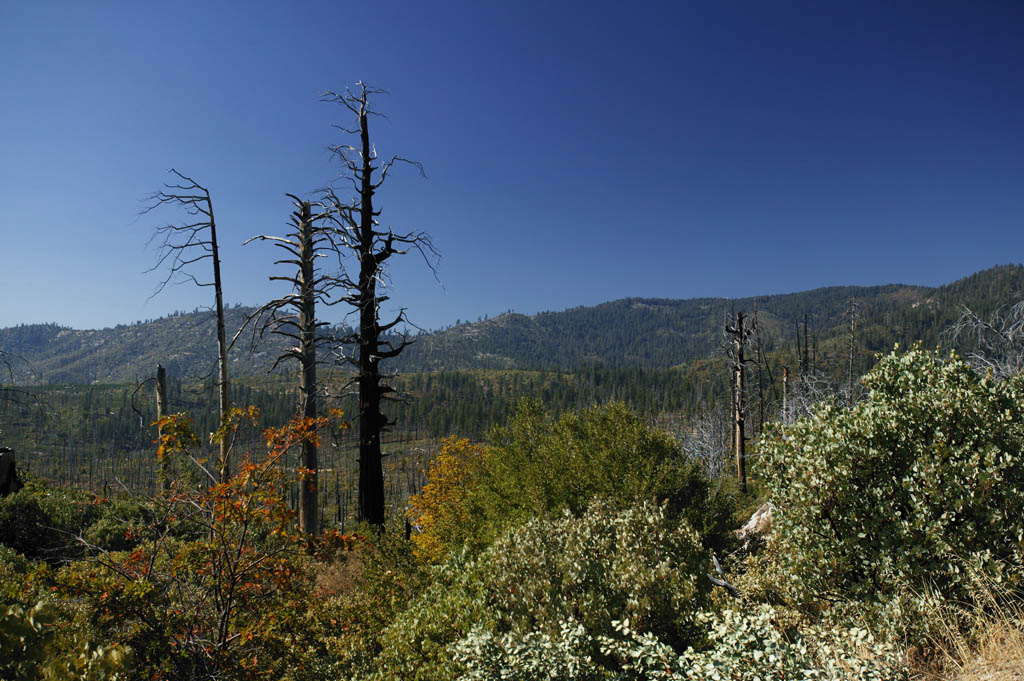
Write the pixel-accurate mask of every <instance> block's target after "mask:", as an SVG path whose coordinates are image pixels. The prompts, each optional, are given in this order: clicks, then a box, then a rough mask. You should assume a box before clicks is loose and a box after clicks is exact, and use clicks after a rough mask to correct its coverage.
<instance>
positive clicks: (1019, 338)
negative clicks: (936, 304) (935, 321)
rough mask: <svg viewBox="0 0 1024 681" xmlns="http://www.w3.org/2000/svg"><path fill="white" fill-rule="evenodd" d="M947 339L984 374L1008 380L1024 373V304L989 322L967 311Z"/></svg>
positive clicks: (995, 315) (1002, 311) (996, 314)
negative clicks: (989, 373)
mask: <svg viewBox="0 0 1024 681" xmlns="http://www.w3.org/2000/svg"><path fill="white" fill-rule="evenodd" d="M944 335H945V336H946V337H947V338H949V340H950V342H951V343H953V345H954V346H956V347H959V348H960V349H961V350H962V351H964V352H965V353H966V355H965V356H966V358H967V361H968V362H969V363H970V364H971V365H972V366H973V367H974V368H975V370H977V371H979V372H981V373H987V372H992V375H993V376H995V377H996V378H1006V377H1008V376H1013V375H1015V374H1019V373H1020V372H1021V371H1022V370H1024V300H1022V301H1020V302H1018V303H1016V304H1014V305H1013V306H1011V307H1009V308H1005V307H1002V308H998V309H996V310H995V311H994V312H993V313H992V314H991V315H989V316H988V317H986V318H982V317H981V316H979V315H978V314H977V313H975V312H974V311H973V310H971V309H970V308H968V307H964V308H963V309H962V310H961V312H960V317H959V318H958V319H957V320H956V322H954V323H953V325H952V326H951V327H950V328H948V329H947V330H946V331H945V333H944Z"/></svg>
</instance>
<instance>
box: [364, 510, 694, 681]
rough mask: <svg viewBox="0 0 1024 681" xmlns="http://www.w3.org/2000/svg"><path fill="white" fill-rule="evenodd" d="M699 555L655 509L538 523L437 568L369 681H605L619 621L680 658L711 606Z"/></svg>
mask: <svg viewBox="0 0 1024 681" xmlns="http://www.w3.org/2000/svg"><path fill="white" fill-rule="evenodd" d="M701 552H702V550H701V547H700V542H699V540H698V537H697V534H696V533H695V532H694V531H693V530H692V529H691V528H690V527H689V526H688V525H687V524H686V523H685V522H682V523H679V524H677V523H675V522H673V521H671V520H670V519H669V518H668V517H667V515H666V513H665V509H664V507H663V506H660V505H656V504H653V503H650V502H643V503H639V504H637V505H635V506H633V507H631V508H627V509H625V510H616V509H615V508H614V506H613V505H612V504H610V503H608V502H597V503H595V504H594V505H592V506H591V508H589V509H588V510H587V511H585V512H584V513H583V514H582V515H581V516H579V517H576V516H574V515H573V514H571V513H569V512H568V511H566V512H564V513H563V514H562V515H560V516H557V517H555V518H537V519H534V520H532V521H530V522H528V523H527V524H525V525H523V526H521V527H519V528H515V529H513V530H510V531H509V532H507V533H505V534H504V535H502V536H501V537H500V538H499V539H498V541H496V542H495V543H494V544H493V545H492V546H491V547H489V548H488V549H486V550H485V551H484V552H483V553H481V554H479V555H478V556H476V557H470V556H469V554H463V555H461V556H453V557H451V558H450V559H449V560H448V562H447V563H445V564H444V565H442V566H441V567H440V568H439V570H438V573H437V575H436V578H435V580H434V582H433V583H432V584H431V586H430V587H429V588H428V589H427V590H426V591H425V592H424V593H422V594H421V595H420V597H419V598H417V599H416V600H415V601H414V602H413V603H412V604H411V605H410V607H409V608H408V609H406V610H405V611H404V612H403V613H401V614H400V615H399V616H398V617H397V619H396V620H395V622H394V623H393V624H392V625H391V626H390V627H388V630H387V631H386V632H385V633H384V635H383V636H382V637H381V644H382V648H383V650H382V652H381V655H380V656H378V657H377V659H376V660H374V661H373V666H374V668H375V675H374V677H375V678H402V679H445V678H452V677H453V676H457V675H458V674H459V673H464V674H468V675H469V676H468V678H491V676H492V675H494V676H493V677H494V678H499V677H500V676H501V675H502V674H505V675H506V677H508V678H532V677H534V676H536V675H537V674H540V673H541V671H542V670H545V669H546V670H548V671H547V674H548V675H547V676H546V677H545V678H556V677H553V676H551V674H552V673H560V674H563V676H561V677H559V678H591V677H592V678H599V677H600V676H601V675H603V674H604V671H605V670H607V669H608V667H607V664H609V663H610V662H611V661H610V660H608V659H607V658H606V657H605V656H603V655H602V654H601V652H600V644H599V641H600V640H601V638H602V637H604V638H607V637H614V636H616V631H615V627H614V625H613V622H614V621H615V620H617V619H620V618H622V617H623V616H628V617H630V618H631V619H632V621H634V622H636V623H637V627H638V629H640V630H642V631H645V632H656V633H657V634H658V635H660V636H661V637H662V638H663V639H664V640H667V641H672V642H673V643H674V644H676V645H679V646H680V649H681V648H682V647H684V646H685V644H687V643H689V642H690V641H691V640H692V639H693V638H695V635H696V629H695V628H694V627H693V615H694V613H695V612H696V611H697V609H698V608H699V607H700V606H701V604H703V603H706V590H707V588H708V586H709V584H708V582H707V580H705V579H703V578H702V577H699V576H698V575H700V574H701V572H700V568H701V567H702V566H703V563H704V559H703V558H702V556H701ZM558 670H561V671H558ZM538 678H539V677H538Z"/></svg>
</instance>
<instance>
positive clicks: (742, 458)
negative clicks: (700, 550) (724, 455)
mask: <svg viewBox="0 0 1024 681" xmlns="http://www.w3.org/2000/svg"><path fill="white" fill-rule="evenodd" d="M744 316H745V315H744V314H743V313H742V312H737V313H736V326H734V327H732V326H727V327H726V329H725V330H726V331H727V332H728V333H729V334H730V335H731V336H732V337H733V349H732V354H733V369H732V370H733V408H732V415H733V438H734V442H733V452H734V453H735V455H736V477H737V478H739V481H740V490H742V491H743V492H744V493H746V491H747V452H746V443H747V438H746V405H745V404H744V399H743V394H744V390H745V386H744V376H743V370H744V366H743V364H744V362H745V361H746V359H745V358H744V356H743V347H744V344H745V342H746V331H745V330H744V328H743V319H744Z"/></svg>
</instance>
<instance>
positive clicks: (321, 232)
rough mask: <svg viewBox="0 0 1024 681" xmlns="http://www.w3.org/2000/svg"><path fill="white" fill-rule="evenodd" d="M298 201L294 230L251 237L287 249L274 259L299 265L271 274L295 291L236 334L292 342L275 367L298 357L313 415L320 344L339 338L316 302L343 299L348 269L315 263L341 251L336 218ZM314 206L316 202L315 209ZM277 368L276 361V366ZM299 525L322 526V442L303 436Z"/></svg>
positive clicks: (303, 407) (303, 399)
mask: <svg viewBox="0 0 1024 681" xmlns="http://www.w3.org/2000/svg"><path fill="white" fill-rule="evenodd" d="M288 197H289V198H291V199H292V201H293V202H294V204H295V208H296V210H295V211H294V212H293V213H292V217H291V226H292V228H293V229H292V231H291V232H290V233H289V234H288V235H287V236H284V237H279V236H262V235H261V236H254V237H252V238H251V239H249V240H247V241H246V242H245V243H246V244H248V243H250V242H252V241H269V242H271V243H273V244H274V245H275V246H277V247H278V248H281V249H283V250H284V251H285V252H286V253H287V254H288V255H287V256H286V257H285V258H283V259H281V260H277V261H275V263H274V264H275V265H294V266H295V273H294V274H291V275H286V276H272V277H270V280H271V281H284V282H287V283H289V284H291V286H292V292H291V293H289V294H287V295H285V296H282V297H280V298H277V299H275V300H272V301H270V302H269V303H266V304H265V305H263V306H261V307H260V308H258V309H257V310H256V311H255V312H253V313H252V314H251V315H249V317H248V319H246V321H245V324H244V325H243V326H242V328H241V329H239V331H238V333H236V334H235V338H234V339H233V340H232V343H234V341H235V340H237V339H238V336H239V335H240V334H241V333H242V331H244V330H245V328H246V327H248V326H250V325H251V327H252V341H251V347H252V348H255V346H256V344H257V342H258V341H259V340H260V339H262V338H263V336H264V335H265V334H266V333H267V332H270V333H274V334H277V335H279V336H283V337H284V338H286V339H288V341H289V342H291V343H293V344H294V345H291V346H290V347H288V348H287V349H286V350H285V351H284V352H283V353H281V354H280V355H279V356H278V357H277V359H276V361H275V362H274V367H277V365H278V364H279V363H281V361H283V360H286V359H295V360H297V361H298V363H299V416H300V417H301V418H303V419H313V418H316V415H317V393H318V391H319V386H318V385H317V378H316V365H317V353H316V351H317V347H318V346H320V345H323V344H327V343H336V342H337V339H335V338H333V337H331V336H329V335H326V334H321V333H318V330H319V329H321V328H323V327H325V326H328V323H327V322H321V321H318V320H317V316H316V305H317V303H320V304H322V305H334V304H336V303H338V302H340V301H341V299H335V298H333V297H332V292H333V291H334V290H335V289H337V288H339V287H341V286H343V282H344V281H346V279H345V277H344V275H343V274H342V275H329V274H323V273H322V272H321V271H320V270H318V269H317V267H316V261H317V260H318V259H319V258H324V257H327V256H328V255H329V254H330V253H334V254H335V255H337V256H339V263H338V264H339V268H340V264H341V263H340V254H341V253H342V245H341V241H340V237H342V236H343V234H341V233H339V232H338V230H336V229H335V228H334V226H333V225H334V224H335V222H336V220H334V219H333V217H332V216H331V215H330V213H329V212H328V210H327V207H326V206H325V205H324V204H322V203H317V204H311V203H310V202H308V201H302V200H301V199H299V198H298V197H296V196H293V195H291V194H288ZM314 206H315V207H316V208H317V211H318V212H316V213H314V212H313V208H314ZM271 370H273V367H272V369H271ZM299 468H300V471H301V472H300V476H299V527H300V528H301V529H302V531H303V532H305V533H307V534H317V533H318V532H319V521H318V518H317V512H318V506H317V496H318V484H317V468H318V464H317V448H316V442H315V441H313V440H312V439H304V440H303V441H302V452H301V455H300V461H299Z"/></svg>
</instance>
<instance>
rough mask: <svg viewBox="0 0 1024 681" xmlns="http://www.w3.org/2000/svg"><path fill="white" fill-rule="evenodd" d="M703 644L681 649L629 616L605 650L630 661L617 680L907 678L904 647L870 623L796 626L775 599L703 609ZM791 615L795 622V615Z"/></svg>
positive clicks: (865, 680)
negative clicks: (640, 628)
mask: <svg viewBox="0 0 1024 681" xmlns="http://www.w3.org/2000/svg"><path fill="white" fill-rule="evenodd" d="M697 619H698V621H700V622H701V623H702V624H704V625H705V626H706V627H707V632H708V633H707V636H706V638H705V639H704V640H703V641H702V642H701V645H699V646H696V647H690V648H688V649H687V650H686V651H685V652H684V653H683V654H682V655H677V654H676V653H675V651H674V650H673V649H672V648H671V647H669V646H667V645H665V644H664V643H663V642H661V641H659V640H658V639H657V638H656V637H655V636H653V635H651V634H649V633H643V634H642V633H638V632H636V631H634V630H633V628H632V626H631V624H630V623H629V622H621V623H619V624H618V629H619V632H620V634H622V635H623V637H622V638H619V639H610V638H609V639H605V640H604V642H603V646H604V650H605V652H606V653H607V654H610V655H615V656H616V657H617V658H619V659H621V660H623V661H624V664H623V666H624V673H623V674H622V675H621V676H619V677H617V679H618V681H625V680H626V679H636V680H637V681H640V680H641V679H642V680H643V681H705V679H729V680H730V681H811V680H812V679H814V680H821V681H826V680H828V681H840V680H842V681H897V680H898V679H902V678H905V675H904V673H903V671H902V670H901V668H900V656H899V652H898V650H897V649H896V648H895V647H894V646H892V645H890V644H886V643H883V642H880V641H878V640H876V639H875V637H874V636H872V635H871V633H870V632H869V631H867V630H865V629H862V628H858V627H852V626H841V627H822V626H815V625H807V624H802V625H801V624H797V622H798V621H799V618H794V617H793V616H792V615H789V616H787V614H786V613H783V612H780V611H778V610H776V609H775V608H773V607H772V606H769V605H759V606H751V607H750V608H748V609H746V610H734V609H728V608H727V609H724V610H722V611H720V612H714V613H712V612H702V613H700V614H699V615H698V617H697ZM790 620H792V621H790Z"/></svg>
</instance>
